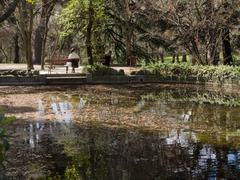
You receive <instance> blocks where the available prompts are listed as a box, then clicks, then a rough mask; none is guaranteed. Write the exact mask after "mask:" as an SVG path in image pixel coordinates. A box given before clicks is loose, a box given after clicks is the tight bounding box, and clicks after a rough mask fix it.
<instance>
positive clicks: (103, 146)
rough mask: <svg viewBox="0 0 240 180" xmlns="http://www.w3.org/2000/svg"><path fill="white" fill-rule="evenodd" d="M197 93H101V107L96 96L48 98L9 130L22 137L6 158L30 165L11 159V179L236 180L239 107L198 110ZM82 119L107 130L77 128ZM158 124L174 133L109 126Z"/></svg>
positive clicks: (211, 105)
mask: <svg viewBox="0 0 240 180" xmlns="http://www.w3.org/2000/svg"><path fill="white" fill-rule="evenodd" d="M194 93H195V92H192V95H191V93H189V92H188V91H185V90H184V89H183V90H181V89H180V90H178V91H169V90H168V89H166V90H161V91H160V92H156V94H155V95H154V96H153V95H151V96H152V97H151V98H149V95H145V94H141V95H140V96H139V97H141V98H139V97H137V98H131V99H130V98H129V97H127V98H126V97H122V96H121V97H118V96H117V95H115V96H103V95H101V94H100V95H99V94H98V95H97V94H96V96H100V97H101V98H102V99H101V98H99V101H96V99H94V100H92V99H91V97H92V96H93V94H90V95H89V97H82V96H80V95H78V94H74V95H71V94H69V95H61V96H59V95H52V94H51V96H50V97H43V99H40V100H39V101H38V103H37V110H38V111H37V116H36V121H31V122H30V123H26V124H24V125H22V124H20V125H18V126H12V127H10V128H9V130H10V132H11V134H12V135H13V136H15V137H18V139H13V141H15V143H14V144H15V146H14V147H12V148H11V149H10V152H9V154H10V155H11V153H12V154H13V153H14V152H15V151H17V152H16V154H21V155H22V154H24V155H25V158H24V159H21V158H15V159H14V158H12V156H9V157H10V158H9V162H10V165H9V167H8V176H9V178H16V176H15V175H14V172H15V169H23V168H25V170H26V169H27V171H29V173H26V174H22V176H23V177H24V178H26V179H27V178H31V176H32V175H33V174H36V173H35V171H36V170H34V169H33V167H34V168H35V169H37V170H38V172H41V173H40V175H39V174H38V178H42V179H44V178H45V179H46V178H48V177H55V178H57V177H60V178H62V179H129V180H130V179H138V180H141V179H144V180H145V179H238V177H240V146H239V145H240V136H239V130H240V124H239V122H238V120H239V117H240V111H239V107H238V106H228V105H223V103H222V102H226V101H225V100H221V98H220V97H219V99H220V100H219V101H220V102H221V103H220V104H218V103H216V101H215V103H209V102H205V100H202V101H200V102H201V103H196V101H193V96H195V94H194ZM198 93H199V92H198ZM46 96H47V95H46ZM128 96H129V94H128ZM143 96H145V97H146V96H147V97H148V98H143ZM205 96H206V95H205V94H204V95H203V97H204V98H205ZM209 96H211V95H208V97H209ZM153 97H154V98H153ZM182 97H184V98H182ZM186 97H188V98H186ZM198 97H200V95H198ZM214 98H215V100H216V96H214ZM46 99H48V100H47V101H46ZM179 99H180V100H179ZM231 102H233V101H232V100H231ZM234 104H236V103H234ZM49 114H50V115H53V117H52V121H49V122H48V121H46V120H45V118H46V117H47V116H48V115H49ZM82 119H83V120H84V121H85V122H89V121H90V120H91V119H93V120H95V121H99V122H102V123H99V124H91V123H90V125H89V124H88V123H86V124H84V123H79V121H80V120H82ZM161 119H166V120H167V121H166V122H168V123H169V122H171V123H172V124H174V125H176V126H173V128H168V129H167V128H166V129H165V130H164V131H163V130H162V131H156V132H155V131H152V132H149V131H145V130H142V129H141V128H136V129H133V128H118V126H115V127H112V126H106V124H107V125H108V123H109V124H110V123H112V124H114V122H117V123H125V124H127V123H133V124H134V125H136V126H137V125H139V126H151V125H152V123H154V125H157V126H159V127H161V126H164V125H165V124H161V123H162V122H163V121H161ZM95 121H94V122H95ZM105 123H106V124H105ZM80 124H81V125H80ZM20 132H21V133H20ZM19 133H20V134H21V136H19ZM21 141H23V144H24V146H23V145H22V144H21V143H19V142H21ZM29 149H30V150H29ZM23 161H24V163H23ZM33 161H34V163H35V164H34V166H33V165H32V163H33ZM23 164H24V165H23ZM36 164H37V165H36ZM36 167H38V168H36Z"/></svg>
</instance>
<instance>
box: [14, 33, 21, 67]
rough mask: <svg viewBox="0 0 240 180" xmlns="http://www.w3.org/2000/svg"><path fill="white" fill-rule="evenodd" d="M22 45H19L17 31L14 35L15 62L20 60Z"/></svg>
mask: <svg viewBox="0 0 240 180" xmlns="http://www.w3.org/2000/svg"><path fill="white" fill-rule="evenodd" d="M19 52H20V47H19V32H16V34H15V36H14V63H19V61H20V56H19Z"/></svg>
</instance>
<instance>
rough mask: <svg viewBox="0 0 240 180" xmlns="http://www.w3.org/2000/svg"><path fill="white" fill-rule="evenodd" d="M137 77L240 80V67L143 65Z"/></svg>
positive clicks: (185, 64)
mask: <svg viewBox="0 0 240 180" xmlns="http://www.w3.org/2000/svg"><path fill="white" fill-rule="evenodd" d="M136 74H137V75H157V76H163V77H166V76H178V77H185V78H187V77H197V78H203V79H205V80H210V81H211V80H219V81H223V80H226V79H230V80H234V79H240V67H234V66H224V65H221V66H202V65H196V66H192V65H190V64H188V63H181V64H172V63H160V62H159V63H150V64H148V65H142V68H141V70H140V71H138V72H137V73H136Z"/></svg>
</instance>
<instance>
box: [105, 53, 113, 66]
mask: <svg viewBox="0 0 240 180" xmlns="http://www.w3.org/2000/svg"><path fill="white" fill-rule="evenodd" d="M111 61H112V51H109V52H108V54H105V55H104V57H103V65H105V66H108V67H109V66H110V64H111Z"/></svg>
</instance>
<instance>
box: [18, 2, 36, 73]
mask: <svg viewBox="0 0 240 180" xmlns="http://www.w3.org/2000/svg"><path fill="white" fill-rule="evenodd" d="M19 30H20V32H21V36H22V39H23V46H24V51H25V56H26V62H27V69H29V70H30V69H34V68H33V57H32V55H33V53H32V30H33V5H32V4H28V3H27V2H26V0H22V1H21V5H20V8H19Z"/></svg>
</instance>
